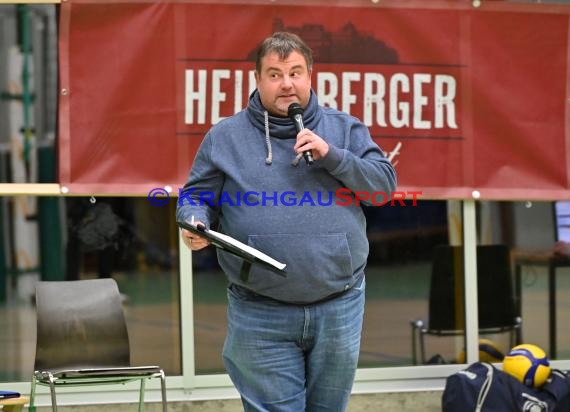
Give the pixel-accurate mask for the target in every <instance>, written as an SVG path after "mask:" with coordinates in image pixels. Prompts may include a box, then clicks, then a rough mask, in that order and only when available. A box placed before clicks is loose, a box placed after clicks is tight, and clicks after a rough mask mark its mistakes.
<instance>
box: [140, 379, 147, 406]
mask: <svg viewBox="0 0 570 412" xmlns="http://www.w3.org/2000/svg"><path fill="white" fill-rule="evenodd" d="M145 381H146V378H143V379H141V388H140V391H139V412H143V411H144V389H145Z"/></svg>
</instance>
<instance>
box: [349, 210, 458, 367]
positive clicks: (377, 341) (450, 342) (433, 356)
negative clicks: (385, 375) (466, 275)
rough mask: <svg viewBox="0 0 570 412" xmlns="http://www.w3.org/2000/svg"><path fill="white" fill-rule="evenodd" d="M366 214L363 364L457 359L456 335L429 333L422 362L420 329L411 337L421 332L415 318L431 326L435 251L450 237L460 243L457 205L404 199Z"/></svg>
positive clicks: (363, 365)
mask: <svg viewBox="0 0 570 412" xmlns="http://www.w3.org/2000/svg"><path fill="white" fill-rule="evenodd" d="M458 205H460V204H459V203H457V205H455V206H458ZM455 209H457V210H459V211H460V209H459V208H457V207H456V208H455ZM366 215H367V221H368V239H369V241H370V255H369V258H368V267H367V271H366V312H365V320H364V330H363V335H362V345H361V354H360V364H359V366H360V367H378V366H399V365H410V364H413V363H423V362H425V363H433V362H435V363H442V362H450V361H452V360H454V359H455V357H456V350H455V346H456V344H455V340H454V339H451V338H442V337H439V336H435V335H433V336H432V335H425V339H424V342H425V356H424V357H423V358H424V359H423V360H422V356H421V354H420V352H421V351H420V345H419V333H417V336H416V338H415V339H414V340H412V338H411V337H412V333H416V332H419V330H415V329H414V328H412V322H413V323H414V324H415V321H423V322H424V326H426V327H427V326H429V319H430V304H429V297H430V283H431V279H432V272H433V270H434V267H433V260H434V251H435V250H436V248H437V247H439V246H441V245H449V244H450V239H453V240H454V241H455V242H460V240H461V233H460V231H458V230H459V229H458V228H457V227H456V226H455V225H454V224H453V223H452V224H450V223H448V222H455V224H457V223H459V222H460V221H461V214H460V212H459V214H458V215H454V207H453V205H452V206H451V207H448V203H447V202H446V201H418V203H417V206H413V205H412V202H411V201H406V206H399V205H394V206H389V205H386V206H383V207H371V208H366ZM454 230H455V231H458V232H457V234H453V231H454ZM460 296H461V301H462V300H463V297H462V295H460ZM412 331H414V332H412ZM414 344H416V345H417V346H416V347H415V351H414V346H413V345H414ZM414 352H415V355H414Z"/></svg>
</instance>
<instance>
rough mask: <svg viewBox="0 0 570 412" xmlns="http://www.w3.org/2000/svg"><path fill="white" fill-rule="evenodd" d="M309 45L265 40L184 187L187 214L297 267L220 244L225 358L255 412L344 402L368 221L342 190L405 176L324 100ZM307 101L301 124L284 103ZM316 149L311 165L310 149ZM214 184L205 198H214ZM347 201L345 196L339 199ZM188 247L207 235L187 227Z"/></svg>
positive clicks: (289, 38) (387, 185)
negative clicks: (237, 98)
mask: <svg viewBox="0 0 570 412" xmlns="http://www.w3.org/2000/svg"><path fill="white" fill-rule="evenodd" d="M312 64H313V60H312V53H311V50H310V49H309V47H308V46H307V45H306V44H305V43H304V42H303V41H302V40H301V39H300V38H299V37H298V36H296V35H294V34H291V33H282V32H281V33H275V34H274V35H273V36H271V37H269V38H267V39H266V40H264V41H263V42H262V44H261V45H260V47H259V49H258V52H257V59H256V72H255V78H256V82H257V89H256V90H255V91H254V92H253V93H252V95H251V96H250V100H249V103H248V107H247V108H246V109H245V110H243V111H241V112H240V113H237V114H236V115H234V116H232V117H231V118H228V119H225V120H223V121H221V122H220V123H218V124H217V125H215V126H214V127H212V129H211V130H210V131H209V132H208V133H207V134H206V136H205V138H204V141H203V142H202V144H201V146H200V148H199V150H198V153H197V155H196V159H195V160H194V164H193V167H192V170H191V172H190V177H189V179H188V182H187V183H186V184H185V186H184V189H183V191H182V193H181V194H180V195H181V196H180V200H179V206H178V209H177V220H178V221H186V222H191V221H192V220H194V222H202V223H204V224H205V225H206V226H207V227H209V226H210V225H211V224H212V223H213V222H214V221H219V227H218V229H217V230H218V231H221V232H223V233H226V234H228V235H230V236H232V237H234V238H236V239H238V240H239V241H241V242H244V243H247V244H249V245H251V246H253V247H255V248H257V249H259V250H261V251H262V252H264V253H266V254H268V255H270V256H272V257H273V258H275V259H277V260H279V261H281V262H284V263H286V264H287V268H286V271H287V276H286V277H281V276H278V275H277V274H275V273H274V272H272V271H271V270H268V269H265V268H264V267H262V266H260V265H256V264H253V265H252V266H251V268H250V270H249V273H248V274H247V275H246V276H245V277H242V276H240V271H241V270H242V263H243V262H242V261H241V260H240V259H239V258H237V257H235V256H234V255H231V254H228V253H225V252H223V251H221V252H219V253H218V260H219V263H220V266H221V267H222V269H223V270H224V272H225V274H226V275H227V277H228V279H229V282H230V284H229V286H228V331H227V336H226V341H225V344H224V350H223V358H224V364H225V367H226V369H227V371H228V373H229V375H230V377H231V379H232V381H233V383H234V384H235V386H236V388H237V389H238V391H239V393H240V395H241V398H242V402H243V405H244V408H245V410H246V411H291V412H299V411H305V410H306V411H321V410H322V411H324V410H327V411H342V410H344V409H345V408H346V405H347V403H348V399H349V396H350V392H351V389H352V384H353V381H354V373H355V370H356V366H357V361H358V354H359V349H360V336H361V330H362V318H363V313H364V285H365V282H364V267H365V265H366V259H367V256H368V240H367V238H366V221H365V218H364V214H363V212H362V210H361V208H360V207H359V206H358V205H356V206H355V205H354V204H352V205H350V206H340V205H338V204H337V202H336V201H335V200H334V198H335V193H336V192H337V190H339V189H344V190H350V191H352V192H356V191H364V192H367V193H373V192H378V191H383V192H385V193H390V192H391V191H393V190H394V189H395V187H396V174H395V171H394V169H393V167H392V165H391V164H390V162H389V161H388V160H387V159H386V157H385V156H384V154H383V152H382V151H381V150H380V149H379V148H378V146H377V145H376V144H375V143H374V142H373V141H372V139H371V137H370V134H369V132H368V129H367V128H366V127H365V126H364V125H363V124H362V123H360V122H359V121H358V120H357V119H355V118H353V117H351V116H349V115H348V114H346V113H342V112H339V111H337V110H333V109H330V108H323V107H320V106H319V105H318V102H317V97H316V95H315V93H314V92H313V91H312V89H311V71H312ZM292 103H298V104H299V105H300V106H301V107H303V108H304V114H303V120H304V125H305V126H306V128H304V129H303V130H301V131H300V132H298V133H297V130H296V128H295V124H294V122H293V121H292V120H291V119H290V118H289V117H288V108H289V106H290V105H291V104H292ZM309 150H310V151H311V152H312V155H313V158H314V163H313V164H312V165H309V164H308V162H305V161H304V160H302V158H301V156H302V153H303V152H305V151H309ZM204 193H206V194H207V196H204ZM342 204H344V205H346V201H345V200H343V202H342ZM182 236H183V240H184V242H185V243H186V245H187V246H188V247H190V248H191V249H192V250H200V249H202V248H204V247H206V246H207V245H208V242H207V241H206V240H205V239H203V238H201V237H199V236H196V235H195V234H192V233H191V232H188V231H185V230H183V231H182Z"/></svg>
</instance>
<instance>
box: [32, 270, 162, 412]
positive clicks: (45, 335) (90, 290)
mask: <svg viewBox="0 0 570 412" xmlns="http://www.w3.org/2000/svg"><path fill="white" fill-rule="evenodd" d="M36 313H37V338H36V357H35V365H34V373H33V376H32V386H31V394H30V410H35V407H34V400H35V395H36V385H46V386H49V388H50V392H51V403H52V410H53V412H57V400H56V391H55V389H56V387H61V386H81V385H101V384H102V385H109V384H124V383H127V382H131V381H140V390H139V411H143V410H144V395H145V382H146V380H147V379H151V378H158V379H160V384H161V394H162V410H163V412H166V410H167V403H166V382H165V375H164V371H163V370H162V369H161V368H160V367H159V366H132V365H131V362H130V346H129V335H128V331H127V326H126V322H125V316H124V313H123V307H122V304H121V298H120V294H119V289H118V287H117V283H116V282H115V281H114V280H113V279H89V280H75V281H61V282H38V283H37V285H36Z"/></svg>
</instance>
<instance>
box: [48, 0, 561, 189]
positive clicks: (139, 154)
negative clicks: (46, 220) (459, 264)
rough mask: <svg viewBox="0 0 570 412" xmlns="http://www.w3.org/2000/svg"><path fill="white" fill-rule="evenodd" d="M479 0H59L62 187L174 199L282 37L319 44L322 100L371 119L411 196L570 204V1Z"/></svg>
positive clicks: (316, 80) (317, 80)
mask: <svg viewBox="0 0 570 412" xmlns="http://www.w3.org/2000/svg"><path fill="white" fill-rule="evenodd" d="M471 3H472V2H470V1H469V2H467V1H466V2H449V1H424V0H422V1H415V2H413V1H409V2H402V1H392V2H390V1H382V2H381V4H378V5H376V4H374V3H370V2H364V1H354V2H344V3H343V6H339V5H336V4H335V5H334V6H331V5H330V4H327V3H326V2H318V1H317V2H310V3H308V2H302V3H299V2H292V1H290V2H279V3H271V4H265V3H264V4H261V3H259V2H255V3H252V2H249V3H232V2H226V3H223V4H204V3H199V2H172V3H169V2H150V3H149V2H146V3H145V2H121V3H119V2H101V1H94V0H93V1H83V0H81V1H78V0H70V1H67V2H62V4H61V27H60V45H59V46H60V47H59V51H60V70H61V84H60V87H61V95H60V115H59V120H60V133H59V161H60V163H59V165H60V166H59V181H60V184H61V185H63V186H66V187H67V188H68V189H69V191H70V193H82V194H97V193H103V194H135V195H141V194H144V195H146V194H147V193H148V192H149V191H150V190H151V189H153V188H155V187H167V186H169V187H171V188H172V189H173V192H174V193H177V192H178V188H179V187H181V186H182V185H183V183H184V182H185V180H186V177H187V174H188V171H189V168H190V166H191V164H192V160H193V158H194V155H195V152H196V149H197V148H198V146H199V144H200V142H201V140H202V138H203V136H204V134H205V132H206V131H207V130H208V129H209V128H210V127H211V126H212V125H213V124H215V123H217V122H218V121H219V120H220V119H223V118H224V117H228V116H231V115H232V114H234V113H236V112H237V111H239V110H241V109H243V108H244V107H245V105H246V103H247V97H248V95H249V93H250V92H251V90H253V89H254V88H255V80H254V77H253V70H254V52H255V48H256V46H257V44H258V42H259V41H260V40H262V39H263V38H265V37H266V36H268V35H270V34H271V33H273V32H275V31H282V30H285V31H293V32H296V33H298V34H299V35H300V36H301V37H302V38H303V39H305V41H307V43H308V44H309V45H310V46H311V48H312V49H313V51H314V55H315V67H314V71H313V78H312V85H313V88H314V90H315V91H316V93H317V94H318V96H319V101H320V103H321V104H323V105H325V106H332V107H336V108H338V109H340V110H343V111H346V112H349V113H351V114H353V115H354V116H356V117H358V118H360V119H361V120H362V121H363V122H364V123H365V124H366V125H367V126H368V127H369V128H370V133H371V135H372V136H373V138H374V139H375V140H376V142H377V143H378V144H379V145H380V147H381V148H382V149H384V150H385V151H386V152H387V153H388V154H389V155H390V156H391V158H392V162H393V163H394V164H395V165H396V170H397V171H398V178H399V190H403V191H406V190H407V191H422V193H423V197H424V198H470V197H472V196H473V192H474V191H476V192H478V194H479V195H480V198H481V199H560V198H569V197H570V159H569V148H570V138H569V132H568V130H567V123H568V94H569V93H568V91H569V75H568V73H569V66H568V58H569V53H568V46H569V44H568V43H569V42H568V39H569V30H568V29H569V24H568V22H569V15H570V7H568V6H553V5H545V4H534V5H528V4H524V5H523V4H516V3H503V2H485V1H483V2H482V6H481V7H479V8H474V7H472V6H471ZM402 5H405V7H402Z"/></svg>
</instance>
